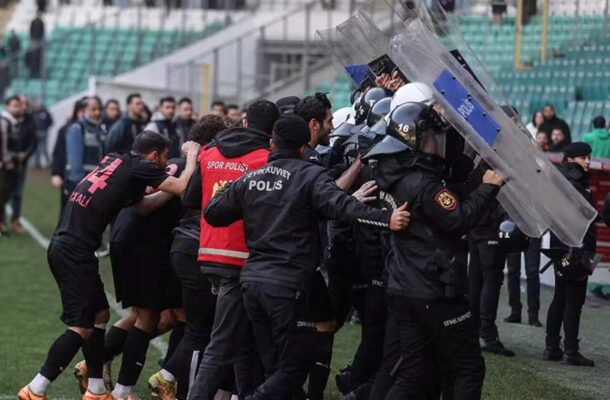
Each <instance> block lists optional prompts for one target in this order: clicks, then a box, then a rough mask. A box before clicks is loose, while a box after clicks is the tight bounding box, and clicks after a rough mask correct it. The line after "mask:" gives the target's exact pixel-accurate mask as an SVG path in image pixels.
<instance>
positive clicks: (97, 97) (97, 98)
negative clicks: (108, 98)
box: [84, 96, 102, 108]
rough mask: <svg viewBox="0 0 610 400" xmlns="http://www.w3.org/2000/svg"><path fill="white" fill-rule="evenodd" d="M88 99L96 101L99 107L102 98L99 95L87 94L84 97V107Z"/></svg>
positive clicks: (87, 103)
mask: <svg viewBox="0 0 610 400" xmlns="http://www.w3.org/2000/svg"><path fill="white" fill-rule="evenodd" d="M89 100H93V101H96V102H97V104H98V105H99V106H100V108H101V107H102V99H100V98H99V96H87V97H86V98H85V99H84V104H85V107H87V106H88V105H89Z"/></svg>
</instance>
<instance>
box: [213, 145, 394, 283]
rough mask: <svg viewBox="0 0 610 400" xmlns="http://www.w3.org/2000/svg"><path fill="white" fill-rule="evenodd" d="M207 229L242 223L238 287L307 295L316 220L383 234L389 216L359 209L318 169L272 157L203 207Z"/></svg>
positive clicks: (313, 262) (276, 155) (316, 249)
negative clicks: (258, 285) (256, 285)
mask: <svg viewBox="0 0 610 400" xmlns="http://www.w3.org/2000/svg"><path fill="white" fill-rule="evenodd" d="M204 216H205V219H206V220H207V222H208V223H209V224H210V225H212V226H227V225H229V224H231V223H233V222H235V221H237V220H239V219H242V218H243V220H244V229H245V233H246V244H247V245H248V249H249V250H250V255H249V257H248V259H247V260H246V264H245V266H244V269H243V271H242V273H241V281H242V282H262V283H272V284H277V285H281V286H284V287H288V288H292V289H303V290H307V289H308V285H309V282H310V281H311V279H310V277H311V274H312V273H313V272H314V271H315V268H316V267H317V265H316V264H317V263H316V260H317V257H316V255H317V254H320V249H319V246H320V245H319V243H320V238H319V230H318V224H319V221H320V219H322V218H326V219H340V220H342V221H345V222H347V223H352V224H355V223H360V224H366V225H371V226H379V227H383V228H386V229H387V228H388V224H389V220H390V212H389V211H387V210H376V209H373V208H370V207H368V206H365V205H364V204H361V203H360V202H358V200H356V199H355V198H354V197H352V196H349V195H347V194H346V193H345V192H343V191H342V190H341V189H339V188H338V187H337V186H336V185H335V183H334V181H333V180H332V178H331V177H330V176H329V175H328V174H327V173H326V171H325V169H324V167H322V166H319V165H316V164H313V163H311V162H308V161H305V160H302V159H300V158H298V157H297V156H296V155H290V154H282V153H277V152H276V153H273V154H271V155H270V157H269V163H268V164H267V165H265V166H264V167H262V168H260V169H258V170H254V171H251V172H248V173H246V174H245V175H243V176H242V177H241V178H240V179H239V180H237V181H235V182H232V183H231V184H229V185H227V186H225V187H224V188H223V189H222V190H220V191H219V192H218V193H217V194H216V196H215V197H214V198H213V199H212V201H211V202H210V203H209V204H208V206H207V207H206V209H205V213H204Z"/></svg>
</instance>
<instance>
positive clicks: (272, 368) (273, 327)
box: [205, 116, 408, 399]
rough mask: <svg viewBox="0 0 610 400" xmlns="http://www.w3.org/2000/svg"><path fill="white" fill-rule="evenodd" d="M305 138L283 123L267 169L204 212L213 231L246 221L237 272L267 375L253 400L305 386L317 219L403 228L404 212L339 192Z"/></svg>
mask: <svg viewBox="0 0 610 400" xmlns="http://www.w3.org/2000/svg"><path fill="white" fill-rule="evenodd" d="M309 140H310V132H309V129H308V127H307V124H306V123H305V122H304V121H303V120H302V119H301V118H299V117H296V116H284V117H282V118H280V120H278V122H276V124H275V126H274V132H273V136H272V142H271V146H272V155H271V156H270V158H269V163H268V164H267V165H266V166H264V167H262V168H261V169H258V170H254V171H251V172H248V173H247V174H245V175H244V176H242V178H240V179H239V180H238V181H235V182H233V183H231V184H229V185H227V186H226V187H225V188H224V189H223V190H221V191H220V192H219V193H218V194H217V195H216V196H215V197H214V198H213V199H212V201H211V202H210V204H209V205H208V207H207V208H206V210H205V218H206V220H207V221H208V223H210V224H211V225H213V226H226V225H229V224H231V223H232V222H234V221H236V220H239V219H242V218H243V220H244V225H245V233H246V242H247V245H248V248H249V250H250V255H249V257H248V259H247V261H246V264H245V267H244V270H243V271H242V274H241V282H242V288H243V289H242V290H243V295H244V304H245V306H246V310H247V312H248V316H249V317H250V319H251V320H252V323H253V324H254V331H255V335H256V338H257V344H258V346H259V353H260V355H261V357H262V360H263V364H264V365H265V369H266V373H267V379H266V381H265V382H264V383H263V384H262V385H261V386H259V387H258V388H257V390H256V392H255V393H254V394H253V395H252V396H251V398H252V399H286V398H288V397H289V396H291V395H292V394H293V393H295V392H296V391H298V390H299V388H300V387H301V386H302V384H303V383H304V381H305V378H306V373H307V365H306V363H307V361H306V360H303V358H302V355H301V354H299V352H300V351H302V350H301V349H300V347H301V346H300V342H299V335H298V334H297V333H296V332H295V329H296V328H297V326H296V322H297V320H298V317H297V313H298V310H299V309H300V307H301V306H303V304H302V303H303V301H304V300H306V299H307V293H308V291H309V285H310V283H311V276H312V274H313V272H314V271H315V268H316V266H317V262H316V260H315V259H312V257H311V255H312V254H318V253H319V249H318V248H317V247H318V246H319V238H318V235H319V231H318V226H319V221H320V218H322V217H324V218H327V219H342V220H344V221H345V222H348V223H354V224H356V223H357V224H368V225H372V226H379V227H382V228H386V229H388V228H389V229H392V230H400V229H404V227H405V226H406V225H407V223H408V213H406V212H405V211H404V208H405V207H404V206H402V207H401V208H399V209H397V210H396V211H395V212H394V213H393V214H392V215H391V216H390V214H389V212H388V211H386V210H376V209H372V208H369V207H367V206H364V205H362V204H361V203H359V202H358V201H357V200H356V199H355V198H353V197H351V196H349V195H347V194H346V193H345V192H343V191H342V190H340V189H339V188H338V187H337V185H336V184H335V183H334V182H333V180H332V178H331V177H329V176H328V175H327V174H326V172H325V169H324V168H323V167H321V166H318V165H315V164H314V163H311V162H306V161H304V160H302V153H303V151H304V148H305V146H306V145H307V143H308V142H309Z"/></svg>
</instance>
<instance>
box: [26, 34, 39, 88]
mask: <svg viewBox="0 0 610 400" xmlns="http://www.w3.org/2000/svg"><path fill="white" fill-rule="evenodd" d="M42 52H43V50H42V46H40V43H39V42H38V41H36V40H32V46H31V47H30V48H29V49H28V52H27V53H26V55H25V66H26V67H27V68H28V71H29V72H30V78H32V79H40V77H41V75H42Z"/></svg>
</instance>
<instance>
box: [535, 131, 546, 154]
mask: <svg viewBox="0 0 610 400" xmlns="http://www.w3.org/2000/svg"><path fill="white" fill-rule="evenodd" d="M536 144H538V147H540V150H542V151H549V134H548V133H546V132H544V131H538V132H537V133H536Z"/></svg>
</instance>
